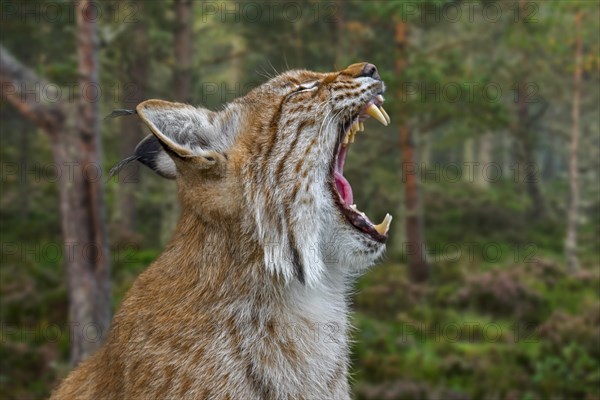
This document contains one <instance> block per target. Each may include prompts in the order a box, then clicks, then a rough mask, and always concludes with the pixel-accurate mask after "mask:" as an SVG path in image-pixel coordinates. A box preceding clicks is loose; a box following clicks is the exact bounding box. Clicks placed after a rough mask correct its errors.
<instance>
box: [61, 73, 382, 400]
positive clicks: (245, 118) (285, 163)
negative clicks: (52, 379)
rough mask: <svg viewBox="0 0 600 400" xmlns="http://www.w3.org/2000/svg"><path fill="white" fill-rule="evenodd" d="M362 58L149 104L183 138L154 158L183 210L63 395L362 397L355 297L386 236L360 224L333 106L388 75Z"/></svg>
mask: <svg viewBox="0 0 600 400" xmlns="http://www.w3.org/2000/svg"><path fill="white" fill-rule="evenodd" d="M363 66H364V64H362V63H361V64H354V65H352V66H350V67H348V68H347V69H345V70H343V71H341V72H336V73H329V74H319V73H314V72H309V71H290V72H288V73H285V74H282V75H281V76H279V77H276V78H274V79H273V80H272V81H270V82H268V83H267V84H265V85H263V86H261V87H259V88H257V89H255V90H254V91H252V92H251V93H249V94H248V95H247V96H245V97H243V98H241V99H238V100H236V101H234V102H232V103H231V104H229V105H227V106H226V107H225V109H224V110H223V111H221V112H218V113H216V112H211V111H208V110H203V109H193V108H191V107H190V106H185V105H181V104H176V103H167V102H161V101H156V100H152V101H148V102H144V103H142V104H140V105H139V106H138V114H140V116H141V117H142V119H143V120H144V121H145V122H146V123H147V124H148V125H149V127H150V128H151V130H152V133H153V134H154V135H155V137H156V138H157V139H158V140H159V141H162V143H163V147H165V145H166V147H165V148H168V149H169V151H168V156H169V158H166V157H164V158H160V157H163V155H159V154H157V155H155V156H156V160H158V159H160V160H161V161H160V166H157V167H154V166H151V167H152V168H153V169H155V170H157V172H159V173H161V169H162V173H161V174H163V176H169V175H170V174H172V173H173V171H176V177H177V184H178V192H179V199H180V201H181V203H182V215H181V218H180V221H179V223H178V226H177V229H176V233H175V235H174V237H173V239H172V240H171V242H170V243H169V244H168V246H167V248H166V249H165V251H164V252H163V253H162V255H161V256H160V257H159V258H158V259H157V260H156V261H155V262H154V263H152V264H151V265H150V266H149V267H148V269H147V270H146V271H144V272H143V273H142V274H141V275H140V276H139V277H138V278H137V280H136V281H135V283H134V284H133V287H132V288H131V289H130V291H129V292H128V294H127V296H126V298H125V299H124V301H123V303H122V304H121V306H120V308H119V310H118V312H117V313H116V315H115V317H114V319H113V322H112V328H111V331H110V335H109V337H108V339H107V340H106V343H105V344H104V345H103V347H102V348H101V349H100V350H99V351H98V352H96V353H95V354H93V355H92V356H91V357H89V358H88V359H87V360H85V361H84V362H82V363H81V364H80V365H79V366H77V368H76V369H75V370H74V371H72V372H71V374H70V375H69V376H68V377H67V378H66V379H65V380H64V382H63V383H62V384H61V385H60V386H59V387H58V389H56V391H55V392H54V393H53V395H52V397H51V398H52V399H123V400H131V399H184V398H186V399H187V398H189V399H232V400H241V399H348V398H349V389H348V377H347V371H348V342H347V331H348V329H349V327H348V323H347V312H348V309H347V301H346V295H347V291H348V289H349V284H350V283H351V281H352V277H353V276H355V275H356V274H358V273H360V272H362V271H364V269H365V268H367V267H368V266H369V265H371V264H373V263H374V262H375V261H376V259H377V258H378V257H379V256H380V254H381V253H382V252H383V247H384V245H383V244H379V243H374V242H373V243H371V242H370V241H369V240H368V239H365V238H364V237H363V235H362V234H360V233H358V232H357V231H356V229H355V228H353V227H351V226H348V223H347V222H346V221H345V220H344V218H343V216H341V215H340V213H339V211H336V208H335V206H334V205H333V200H332V198H331V196H332V195H331V192H330V190H329V189H328V185H330V184H331V183H330V181H329V180H328V176H329V162H330V161H331V157H332V156H333V154H332V151H333V150H332V149H333V145H334V144H335V141H336V140H337V139H336V138H335V137H334V136H335V135H337V128H336V127H337V125H338V120H337V119H334V116H335V115H337V117H335V118H341V116H342V115H343V113H341V111H344V110H345V109H346V108H347V109H348V110H349V111H356V110H355V109H357V107H359V106H360V103H361V102H364V101H363V99H358V97H359V96H363V95H364V96H367V95H370V96H371V97H372V96H373V94H374V93H375V91H376V90H382V87H383V86H382V85H383V84H382V83H379V82H375V81H374V80H373V79H369V78H360V79H358V76H359V75H360V71H362V69H363ZM313 80H317V81H318V82H319V87H318V89H312V90H308V91H306V92H302V91H300V92H298V93H297V94H294V95H290V93H291V92H290V91H289V90H297V89H295V88H297V87H298V85H300V84H302V83H304V82H307V81H313ZM377 85H379V86H377ZM290 87H291V88H292V89H290ZM371 92H373V93H371ZM365 93H366V94H365ZM288 95H289V96H288ZM286 96H288V97H286ZM365 98H366V97H365ZM355 99H357V100H356V101H355V103H356V104H354V103H352V101H354V100H355ZM344 101H346V102H348V103H347V104H346V103H344V105H343V108H339V110H340V111H338V109H337V108H336V107H341V106H340V104H342V102H344ZM196 113H197V114H196ZM328 115H329V116H330V117H328ZM328 118H330V120H328ZM188 119H189V121H190V122H189V124H188V123H187V122H185V121H187V120H188ZM165 121H166V122H165ZM173 121H175V122H173ZM181 121H184V122H181ZM174 123H177V124H179V123H180V125H178V126H177V127H176V128H174V129H173V130H172V131H171V126H173V124H174ZM188 132H189V133H188ZM140 151H141V150H140ZM165 154H167V153H165ZM170 159H172V160H173V161H172V162H173V165H170V164H171V162H170V161H169V160H170ZM332 242H333V243H335V244H336V246H339V247H341V248H343V249H344V252H341V250H340V249H337V247H336V246H333V250H332V251H334V253H333V258H336V259H335V260H333V261H332V260H326V257H325V252H326V250H327V251H330V250H329V247H328V246H326V245H329V244H331V243H332ZM289 249H291V250H292V254H295V255H296V256H295V262H292V261H294V260H292V261H290V260H289V257H288V256H289V254H290V253H289V252H288V250H289ZM270 251H272V252H273V253H272V254H271V255H269V254H267V252H270ZM270 262H273V265H271V266H269V263H270ZM298 265H300V268H301V269H302V271H299V270H298V268H299V267H298Z"/></svg>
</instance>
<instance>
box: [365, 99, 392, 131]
mask: <svg viewBox="0 0 600 400" xmlns="http://www.w3.org/2000/svg"><path fill="white" fill-rule="evenodd" d="M366 111H367V114H369V115H370V116H371V117H373V118H375V119H376V120H377V121H379V122H381V123H382V124H383V125H385V126H387V125H388V122H387V119H385V117H384V116H383V114H382V113H381V111H379V108H377V106H376V105H375V104H369V107H367V110H366Z"/></svg>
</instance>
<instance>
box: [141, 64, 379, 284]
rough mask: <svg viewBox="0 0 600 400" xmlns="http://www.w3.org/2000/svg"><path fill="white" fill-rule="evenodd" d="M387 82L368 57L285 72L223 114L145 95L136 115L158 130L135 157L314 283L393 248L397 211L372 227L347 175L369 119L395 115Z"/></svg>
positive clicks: (271, 265)
mask: <svg viewBox="0 0 600 400" xmlns="http://www.w3.org/2000/svg"><path fill="white" fill-rule="evenodd" d="M384 91H385V85H384V83H383V82H382V80H381V78H380V76H379V74H378V72H377V69H376V67H375V66H374V65H372V64H368V63H359V64H353V65H350V66H349V67H348V68H346V69H344V70H342V71H338V72H331V73H316V72H310V71H305V70H294V71H289V72H285V73H283V74H281V75H279V76H276V77H275V78H273V79H271V80H270V81H268V82H266V83H265V84H263V85H261V86H259V87H257V88H255V89H253V90H252V91H251V92H250V93H248V94H247V95H246V96H244V97H242V98H238V99H236V100H234V101H233V102H231V103H229V104H227V105H225V107H224V109H223V110H222V111H218V112H215V111H209V110H206V109H203V108H195V107H192V106H189V105H185V104H179V103H169V102H165V101H160V100H148V101H145V102H143V103H141V104H139V105H138V106H137V113H138V114H139V116H140V117H141V118H142V119H143V121H144V122H145V123H146V124H147V125H148V127H149V128H150V130H151V131H152V134H153V135H150V136H148V137H147V138H145V139H144V140H143V141H142V142H141V143H140V144H139V145H138V147H137V148H136V152H135V156H134V157H132V158H133V159H137V160H139V161H140V162H142V163H143V164H145V165H146V166H148V167H150V168H151V169H153V170H154V171H156V172H157V173H158V174H160V175H161V176H163V177H166V178H170V179H176V180H177V182H178V187H179V193H180V200H181V202H182V207H183V208H184V209H188V210H193V212H195V213H196V214H197V215H198V216H199V218H201V219H202V220H204V221H206V222H207V223H208V224H214V225H215V226H220V227H222V226H227V228H228V229H233V230H239V231H240V233H242V232H243V233H248V234H250V237H252V238H254V240H255V241H256V243H258V244H259V245H260V246H261V248H262V249H263V250H264V251H263V253H264V263H265V268H267V269H268V270H269V271H271V272H272V273H273V274H275V275H276V276H278V277H280V278H281V281H282V282H284V283H289V282H291V281H298V282H301V283H303V284H307V285H310V286H317V285H318V284H319V283H320V282H323V281H324V280H326V279H327V276H328V275H329V274H330V273H332V272H333V271H338V272H339V271H348V272H350V273H351V272H358V271H360V270H362V269H364V268H365V267H368V266H370V265H372V264H373V263H374V262H375V261H376V260H377V259H378V258H379V257H380V256H381V254H382V253H383V251H384V248H385V241H386V239H387V232H388V228H389V223H390V221H391V217H390V216H389V215H387V216H386V218H385V219H384V221H383V222H382V223H381V224H379V225H375V224H373V223H372V222H371V221H370V219H369V218H368V217H367V216H366V215H365V214H364V213H362V212H361V211H359V210H358V209H357V208H356V206H355V205H354V204H353V198H352V188H351V186H350V184H349V183H348V181H347V180H346V178H344V176H343V169H344V161H345V157H346V154H347V152H348V149H349V147H350V144H351V143H353V142H354V138H355V136H356V134H357V133H358V132H360V131H362V130H363V129H364V128H363V121H365V120H366V119H367V118H369V117H370V116H371V117H373V118H374V119H376V120H377V121H379V122H381V123H382V124H384V125H387V124H388V123H389V117H388V116H387V114H386V113H385V111H384V110H383V108H382V107H381V105H382V104H383V101H384V100H383V96H382V95H383V92H384Z"/></svg>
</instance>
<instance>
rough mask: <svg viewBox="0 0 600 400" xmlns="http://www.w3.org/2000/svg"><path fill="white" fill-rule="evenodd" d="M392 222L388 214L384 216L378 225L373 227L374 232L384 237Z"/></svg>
mask: <svg viewBox="0 0 600 400" xmlns="http://www.w3.org/2000/svg"><path fill="white" fill-rule="evenodd" d="M391 222H392V216H391V215H390V214H385V218H384V219H383V221H382V222H381V223H380V224H379V225H375V230H376V231H377V232H378V233H379V234H380V235H385V234H386V233H387V232H388V230H389V229H390V223H391Z"/></svg>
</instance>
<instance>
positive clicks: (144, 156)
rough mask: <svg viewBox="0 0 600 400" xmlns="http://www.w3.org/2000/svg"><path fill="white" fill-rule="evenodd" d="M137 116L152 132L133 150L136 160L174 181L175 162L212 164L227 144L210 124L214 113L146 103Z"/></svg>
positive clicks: (179, 105)
mask: <svg viewBox="0 0 600 400" xmlns="http://www.w3.org/2000/svg"><path fill="white" fill-rule="evenodd" d="M136 111H137V114H138V115H139V116H140V118H142V120H143V121H144V123H145V124H146V125H147V126H148V127H149V128H150V130H151V131H152V135H150V136H147V137H146V138H145V139H144V140H142V141H141V142H140V144H139V145H138V146H137V147H136V149H135V156H133V157H132V158H133V159H136V160H138V161H140V162H141V163H143V164H144V165H146V166H148V167H149V168H151V169H152V170H153V171H155V172H156V173H158V174H159V175H161V176H163V177H165V178H169V179H175V177H176V176H177V166H176V162H175V161H174V160H176V161H178V159H182V160H185V159H190V158H194V161H195V164H196V165H198V164H206V166H207V167H208V166H210V165H212V164H214V159H215V157H214V154H215V151H216V152H224V151H225V150H226V148H227V147H228V146H227V143H226V142H227V141H224V140H223V138H222V137H221V136H222V135H220V134H219V133H220V132H219V128H218V127H217V126H215V125H213V123H212V121H214V120H215V113H214V112H212V111H209V110H206V109H202V108H196V107H193V106H190V105H187V104H181V103H170V102H167V101H162V100H147V101H144V102H143V103H140V104H139V105H138V106H137V107H136Z"/></svg>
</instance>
